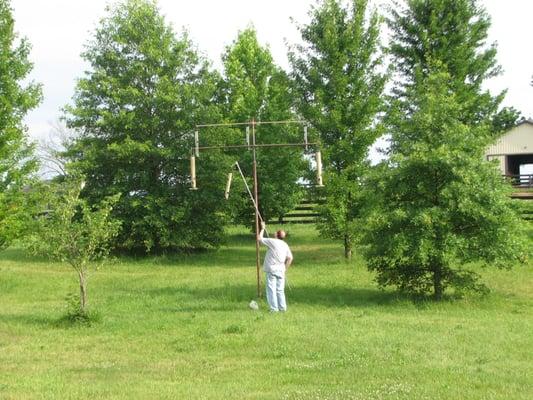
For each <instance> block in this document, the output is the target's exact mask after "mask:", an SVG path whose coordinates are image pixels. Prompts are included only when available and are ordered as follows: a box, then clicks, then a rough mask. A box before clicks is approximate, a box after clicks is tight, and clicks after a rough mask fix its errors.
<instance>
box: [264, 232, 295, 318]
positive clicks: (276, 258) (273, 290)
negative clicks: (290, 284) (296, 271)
mask: <svg viewBox="0 0 533 400" xmlns="http://www.w3.org/2000/svg"><path fill="white" fill-rule="evenodd" d="M265 226H266V225H265V223H264V222H261V232H259V242H260V243H262V244H264V245H265V246H267V247H268V250H267V253H266V256H265V262H264V263H263V270H264V271H265V273H266V296H267V301H268V306H269V307H270V311H272V312H278V311H287V303H286V302H285V271H286V270H287V268H289V266H290V265H291V263H292V253H291V249H290V248H289V246H288V245H287V243H285V242H284V241H283V239H285V232H284V231H282V230H279V231H277V232H276V238H275V239H269V238H263V234H264V233H265Z"/></svg>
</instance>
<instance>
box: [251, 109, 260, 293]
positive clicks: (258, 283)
mask: <svg viewBox="0 0 533 400" xmlns="http://www.w3.org/2000/svg"><path fill="white" fill-rule="evenodd" d="M252 146H253V148H252V152H253V175H254V200H255V269H256V275H257V297H258V298H261V273H260V265H259V263H260V258H259V196H258V195H257V192H258V191H257V158H256V154H255V153H256V150H255V118H254V119H252Z"/></svg>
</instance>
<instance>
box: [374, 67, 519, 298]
mask: <svg viewBox="0 0 533 400" xmlns="http://www.w3.org/2000/svg"><path fill="white" fill-rule="evenodd" d="M452 80H453V78H452V77H451V76H450V74H449V73H448V72H447V71H446V70H445V68H443V66H442V64H438V63H437V64H436V67H435V72H434V73H430V74H429V76H428V77H427V78H425V79H421V80H419V81H418V82H417V83H416V85H411V86H409V87H408V89H407V91H406V95H407V96H408V97H409V99H411V101H410V102H409V103H405V102H402V101H396V102H394V103H393V105H392V109H391V111H390V114H389V116H388V121H389V124H390V127H391V134H392V141H393V143H400V144H401V146H395V149H396V150H395V151H394V152H393V153H392V154H391V156H390V159H389V160H388V161H387V162H386V165H385V168H384V169H382V170H380V172H381V173H380V174H379V176H378V178H377V179H376V180H375V181H374V182H372V187H374V188H376V189H377V191H376V198H375V199H374V206H375V208H374V210H373V212H372V214H371V216H370V217H369V219H368V224H367V230H366V238H365V242H366V244H367V245H368V246H367V260H368V267H369V269H370V270H372V271H375V272H376V273H377V281H378V283H379V284H380V285H382V286H387V285H393V286H396V287H398V288H399V289H400V290H401V291H405V292H408V293H411V294H426V293H430V292H432V293H433V296H434V297H435V298H436V299H441V298H442V296H443V294H444V292H445V290H446V289H447V288H449V287H450V288H454V289H455V290H456V291H457V292H461V291H463V290H484V289H485V287H484V285H483V284H481V283H480V282H479V279H478V278H479V277H478V275H477V274H476V273H474V272H472V271H471V270H469V269H468V265H469V264H471V263H474V262H476V263H481V264H484V265H496V266H498V267H502V268H508V267H510V266H511V265H513V263H514V262H515V261H517V260H523V258H524V257H525V254H526V253H525V250H526V248H525V245H524V242H523V240H522V238H523V236H522V228H521V227H522V225H521V224H522V222H521V221H520V218H519V217H518V216H517V214H516V212H515V211H514V209H513V208H512V206H511V201H512V200H511V199H510V197H509V192H510V187H509V186H508V185H507V184H505V182H504V181H503V180H502V179H501V176H500V174H499V172H498V169H497V168H496V167H495V165H494V164H492V163H489V162H487V161H485V160H484V157H483V155H484V151H485V149H486V147H487V145H488V144H489V143H490V140H491V135H490V131H491V125H490V121H489V122H486V123H485V124H475V125H469V124H467V123H465V122H464V121H462V118H463V116H464V112H465V108H468V107H469V104H465V103H463V102H462V101H461V100H460V99H461V96H460V95H457V94H455V93H454V92H453V91H451V90H450V86H449V85H450V82H451V81H452ZM407 108H409V110H408V109H407ZM406 113H408V114H409V118H405V115H406Z"/></svg>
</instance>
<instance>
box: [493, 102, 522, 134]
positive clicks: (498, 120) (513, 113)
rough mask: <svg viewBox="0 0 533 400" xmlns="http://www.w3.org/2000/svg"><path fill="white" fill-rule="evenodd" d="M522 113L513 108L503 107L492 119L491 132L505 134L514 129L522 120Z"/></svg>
mask: <svg viewBox="0 0 533 400" xmlns="http://www.w3.org/2000/svg"><path fill="white" fill-rule="evenodd" d="M523 119H524V117H523V116H522V113H521V112H520V111H518V110H517V109H516V108H514V107H503V108H502V109H501V110H500V111H499V112H498V113H496V114H495V115H494V116H493V117H492V130H493V131H494V132H498V133H499V132H502V133H505V132H507V131H508V130H509V129H511V128H514V127H515V126H516V124H517V123H518V121H521V120H523Z"/></svg>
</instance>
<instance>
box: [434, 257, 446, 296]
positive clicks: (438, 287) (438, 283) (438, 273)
mask: <svg viewBox="0 0 533 400" xmlns="http://www.w3.org/2000/svg"><path fill="white" fill-rule="evenodd" d="M443 293H444V288H443V286H442V265H440V264H435V265H434V266H433V297H434V298H435V300H441V299H442V295H443Z"/></svg>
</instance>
